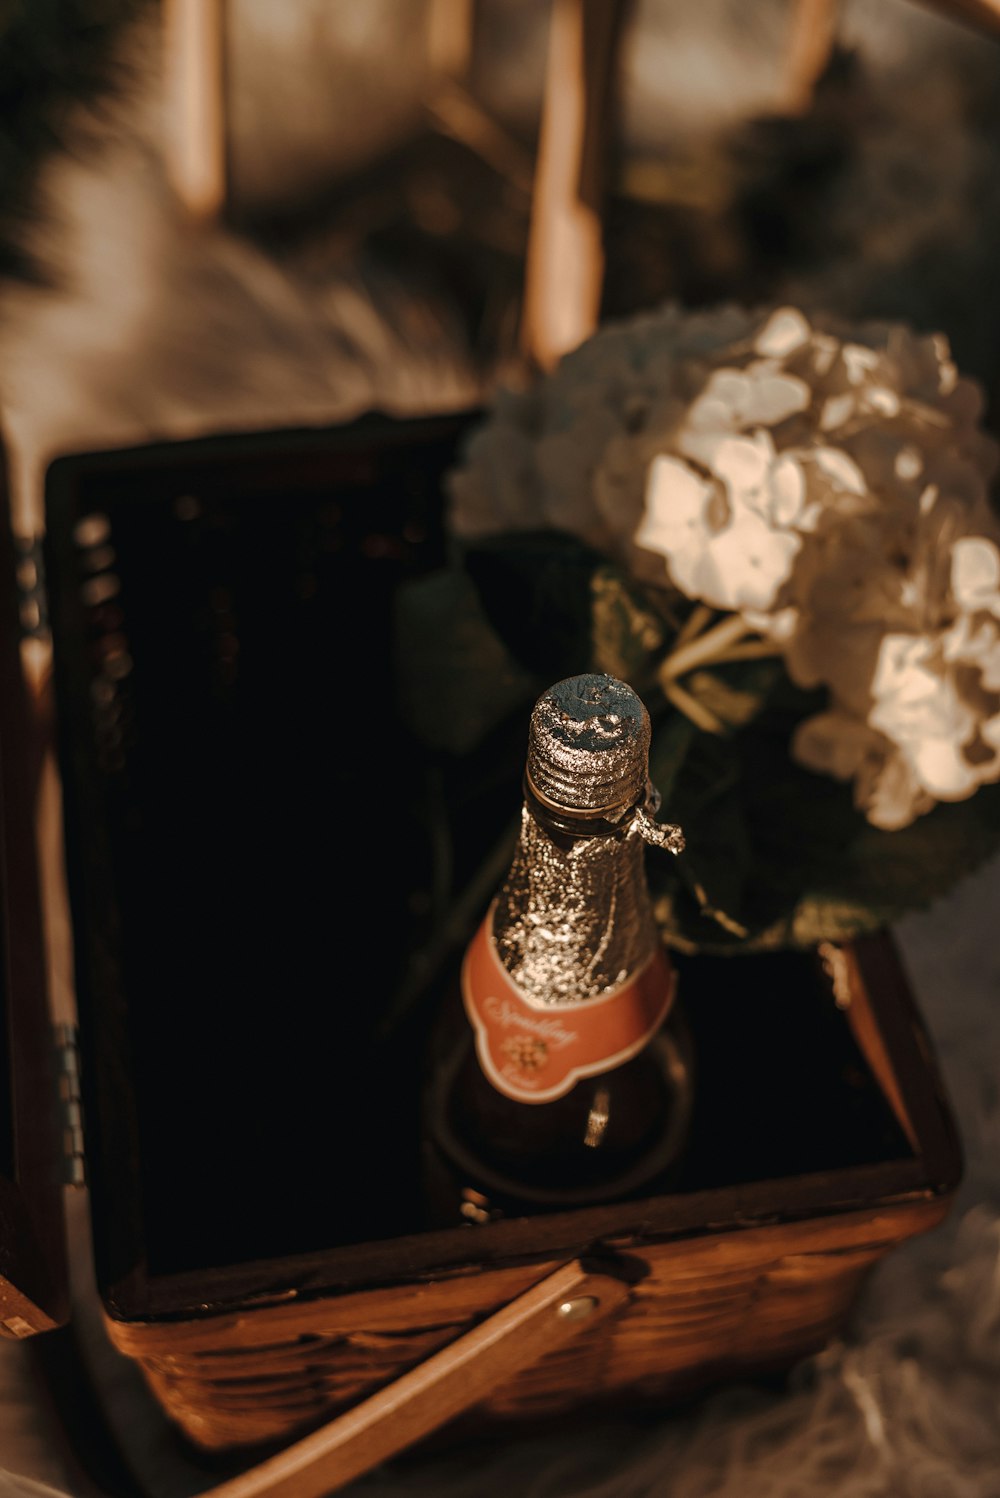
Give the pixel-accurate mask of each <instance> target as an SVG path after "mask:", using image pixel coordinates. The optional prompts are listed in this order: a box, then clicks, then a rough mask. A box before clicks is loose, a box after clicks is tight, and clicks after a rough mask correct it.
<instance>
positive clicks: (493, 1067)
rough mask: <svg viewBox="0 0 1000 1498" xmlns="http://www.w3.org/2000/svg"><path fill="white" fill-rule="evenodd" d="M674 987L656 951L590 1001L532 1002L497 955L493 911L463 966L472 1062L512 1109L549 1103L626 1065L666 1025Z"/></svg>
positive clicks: (672, 976) (660, 952) (660, 953)
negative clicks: (588, 1079) (514, 1104)
mask: <svg viewBox="0 0 1000 1498" xmlns="http://www.w3.org/2000/svg"><path fill="white" fill-rule="evenodd" d="M675 985H676V974H675V973H674V970H673V968H672V967H671V965H670V960H669V958H668V957H667V954H666V952H665V951H664V950H663V948H662V947H661V946H657V948H656V950H655V951H654V952H653V953H652V955H651V956H650V958H649V960H648V962H646V963H645V964H644V965H643V966H642V967H641V968H640V969H639V970H638V972H635V973H633V974H632V975H631V977H629V978H627V979H626V981H625V982H624V983H620V984H619V985H618V986H617V987H616V988H612V989H609V991H608V992H607V993H603V994H600V995H598V997H597V998H595V999H582V1000H580V1002H578V1003H571V1004H539V1003H537V1002H536V1001H535V1000H533V999H530V998H529V997H528V996H527V994H525V992H524V990H523V989H521V988H520V987H519V986H518V984H516V983H515V982H514V980H513V978H512V977H511V976H510V974H509V973H508V972H507V969H506V968H505V967H504V966H503V963H502V962H501V961H500V959H499V957H498V956H497V953H496V948H495V947H494V945H493V912H492V910H491V911H490V912H489V913H488V915H487V916H486V919H485V920H484V921H483V924H482V925H481V926H480V928H479V930H478V931H477V932H476V934H475V936H474V937H473V939H472V943H471V945H470V946H469V950H468V952H467V953H466V956H465V963H464V965H463V968H462V999H463V1002H464V1004H465V1012H466V1014H467V1015H468V1017H469V1021H470V1023H471V1025H472V1028H473V1031H474V1032H475V1037H476V1055H477V1057H478V1058H479V1064H480V1066H481V1067H482V1069H483V1071H484V1073H485V1074H486V1076H487V1077H488V1079H489V1080H490V1082H492V1084H493V1086H494V1087H495V1088H496V1089H497V1090H498V1091H499V1092H502V1093H505V1094H506V1096H507V1097H509V1098H514V1099H515V1100H516V1101H517V1102H519V1103H550V1102H552V1101H553V1099H555V1098H558V1097H562V1096H563V1095H564V1094H565V1093H567V1092H569V1090H570V1088H571V1087H573V1086H574V1084H575V1083H577V1082H579V1081H580V1079H581V1078H582V1077H593V1076H597V1075H598V1074H599V1073H600V1072H605V1071H610V1070H611V1069H612V1067H615V1066H621V1065H622V1064H623V1063H624V1062H626V1061H631V1059H632V1057H633V1056H637V1055H638V1054H639V1052H640V1051H641V1050H642V1048H643V1046H644V1045H645V1044H646V1043H647V1041H649V1040H650V1039H651V1038H652V1036H653V1035H655V1033H656V1031H657V1030H658V1029H659V1028H660V1026H661V1025H662V1023H663V1021H664V1020H665V1018H666V1016H667V1013H668V1011H669V1009H670V1005H671V1003H672V1002H673V997H674V988H675Z"/></svg>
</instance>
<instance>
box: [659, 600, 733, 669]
mask: <svg viewBox="0 0 1000 1498" xmlns="http://www.w3.org/2000/svg"><path fill="white" fill-rule="evenodd" d="M748 633H749V629H748V627H747V624H746V621H745V620H744V619H742V618H741V617H740V615H739V614H729V615H727V617H726V618H725V619H720V620H719V622H718V624H715V625H713V626H712V628H711V629H707V630H706V631H705V633H704V634H701V635H697V636H696V637H695V638H694V639H693V640H689V641H688V642H687V643H686V644H683V645H681V647H680V649H675V650H673V651H672V652H671V653H670V655H668V656H667V658H666V660H665V661H664V662H663V663H662V665H661V666H660V682H661V684H662V683H664V682H666V681H668V680H673V679H674V678H676V677H678V676H683V675H684V674H685V672H687V671H691V670H693V669H694V667H695V666H704V665H707V664H708V662H709V661H714V660H717V659H718V658H719V656H720V654H721V653H722V652H723V651H724V650H726V649H728V648H729V647H731V646H733V645H735V644H736V642H737V641H738V640H741V639H742V638H743V636H744V635H746V634H748Z"/></svg>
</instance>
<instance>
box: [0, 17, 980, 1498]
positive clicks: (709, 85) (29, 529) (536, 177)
mask: <svg viewBox="0 0 1000 1498" xmlns="http://www.w3.org/2000/svg"><path fill="white" fill-rule="evenodd" d="M997 37H1000V6H998V5H997V4H996V3H995V0H950V3H948V4H930V3H925V4H918V3H916V0H840V3H837V0H754V3H753V4H747V3H746V0H633V3H630V4H614V3H612V0H579V3H573V0H554V3H551V4H550V3H549V0H365V3H363V4H359V3H356V0H355V3H352V0H225V3H224V0H161V3H156V0H12V3H10V4H8V5H6V6H4V7H3V8H2V10H0V425H2V428H3V432H4V438H5V443H6V446H7V458H8V464H9V467H10V470H11V476H12V479H13V483H14V493H13V501H14V521H15V527H16V529H18V530H19V531H21V532H23V533H24V534H26V535H30V534H33V533H35V532H37V531H38V530H40V529H41V528H42V526H43V524H44V516H43V509H42V488H43V477H44V471H45V467H46V465H47V463H48V461H49V460H50V459H51V457H52V456H53V455H55V454H56V453H59V452H78V451H81V450H84V449H87V448H103V447H107V446H111V445H116V444H124V443H128V444H132V443H137V442H143V441H149V440H154V439H157V438H162V437H172V436H178V437H179V436H189V435H194V434H198V433H205V432H211V431H233V430H246V429H251V428H257V427H266V428H273V427H281V426H289V425H299V424H307V425H308V424H326V423H333V422H338V421H346V420H348V419H350V418H352V417H353V416H356V415H357V414H359V413H360V412H362V411H365V410H368V409H370V408H373V407H375V408H380V409H384V410H387V411H390V412H394V413H407V414H415V413H418V412H425V411H443V410H455V409H462V408H467V407H473V406H477V405H479V404H481V403H483V402H484V401H486V400H488V399H489V398H490V396H491V395H492V393H493V392H495V391H496V390H497V389H498V388H499V387H500V386H501V385H503V384H504V383H513V384H518V383H521V382H523V381H524V380H526V379H528V378H530V377H531V374H532V372H533V371H534V370H535V369H537V368H539V367H541V368H546V367H550V366H551V364H552V363H553V361H554V360H555V359H556V358H557V357H558V355H559V353H560V352H561V351H564V350H565V349H568V348H570V347H572V346H573V345H574V343H575V342H578V341H579V340H580V339H581V338H583V337H585V336H586V335H587V333H588V332H589V331H591V330H592V328H593V326H594V325H595V324H596V322H597V321H598V320H599V319H602V320H603V319H607V318H613V317H621V316H628V315H632V314H635V313H639V312H641V311H642V310H644V309H647V308H651V307H655V306H657V305H659V304H661V303H662V302H664V301H665V300H668V299H674V300H677V301H679V302H681V303H683V304H684V305H686V306H689V307H699V306H708V305H714V304H717V303H720V302H726V301H736V302H739V303H742V304H746V305H755V304H758V303H781V302H794V303H796V304H798V305H800V306H802V307H804V308H805V309H806V310H816V311H820V310H823V311H829V312H833V313H836V314H840V315H842V316H845V317H847V318H849V319H863V318H875V319H905V320H906V321H908V322H910V323H912V324H913V325H914V326H916V327H917V328H918V329H920V330H921V331H937V330H940V331H943V332H944V333H945V334H946V335H947V336H948V338H949V339H950V340H951V343H952V346H953V349H954V352H955V356H956V359H957V362H958V363H959V365H960V366H961V367H962V368H963V369H964V370H966V371H967V372H969V373H972V374H974V375H976V376H977V377H978V378H979V379H980V380H981V381H982V383H983V385H984V388H985V391H986V396H987V408H988V413H989V417H988V419H989V420H990V421H991V423H992V424H993V425H994V426H995V425H996V418H997V415H998V409H1000V408H998V404H997V395H998V391H1000V288H998V284H997V275H996V269H995V267H996V262H997V250H998V247H1000V171H998V166H1000V46H998V43H997V39H996V38H997ZM547 120H548V122H549V123H548V127H547V126H546V121H547ZM996 889H997V868H996V865H995V864H994V866H993V868H992V870H986V871H985V872H984V873H983V874H982V875H980V876H977V881H973V882H971V883H970V884H969V885H968V886H966V892H965V895H964V896H963V895H962V894H961V892H960V893H959V895H958V896H956V898H955V899H954V900H952V901H951V902H950V903H949V905H948V906H946V907H941V908H940V909H939V910H938V912H937V913H936V914H935V915H934V916H932V917H931V918H928V919H927V920H924V919H923V918H914V919H913V920H912V921H909V922H908V923H906V925H905V927H904V930H903V932H902V938H903V944H904V948H905V950H906V951H907V953H908V955H909V956H910V958H911V962H912V964H913V965H914V970H915V971H916V972H918V973H919V975H920V978H919V982H918V984H917V987H918V992H919V996H920V999H921V1002H922V1004H924V1006H925V1007H926V1008H927V1010H928V1013H929V1016H930V1019H931V1021H932V1024H933V1026H934V1028H935V1032H936V1035H937V1037H938V1040H939V1043H940V1044H941V1047H942V1051H943V1054H944V1057H945V1061H946V1064H947V1066H948V1069H949V1076H950V1081H951V1086H952V1090H953V1093H954V1095H955V1097H956V1099H957V1101H958V1103H959V1107H960V1111H961V1113H962V1123H963V1128H964V1131H965V1135H966V1138H967V1140H968V1143H969V1156H970V1164H969V1173H968V1177H967V1181H968V1184H967V1187H966V1194H965V1197H964V1203H963V1209H962V1210H961V1211H960V1212H959V1213H958V1214H956V1218H955V1221H954V1223H953V1227H952V1229H951V1230H950V1231H949V1233H948V1234H947V1235H935V1237H934V1238H933V1239H932V1240H930V1241H928V1242H927V1243H925V1244H922V1245H918V1246H917V1247H916V1248H914V1249H913V1250H910V1251H908V1253H907V1256H905V1257H903V1256H900V1257H899V1258H898V1259H896V1260H894V1261H893V1267H892V1268H891V1269H888V1270H887V1271H886V1273H885V1274H884V1275H883V1276H882V1277H880V1279H879V1280H878V1282H877V1285H876V1288H875V1291H874V1293H873V1295H872V1296H871V1297H870V1298H869V1300H868V1301H867V1302H866V1303H865V1305H864V1306H863V1307H862V1309H861V1312H860V1313H859V1317H858V1318H857V1320H856V1322H855V1326H854V1328H853V1331H852V1340H851V1341H850V1342H849V1343H848V1345H847V1346H846V1348H845V1347H844V1346H837V1347H834V1348H832V1349H831V1350H830V1352H829V1353H828V1354H824V1356H823V1358H822V1359H820V1360H818V1361H817V1362H816V1364H815V1365H810V1367H809V1368H807V1369H805V1370H802V1371H801V1372H800V1374H799V1375H797V1376H796V1380H795V1381H793V1385H792V1387H791V1389H790V1390H788V1389H784V1390H782V1392H781V1395H780V1397H773V1396H772V1393H771V1392H770V1391H766V1390H759V1389H758V1390H753V1391H749V1392H748V1391H745V1390H744V1391H735V1392H733V1391H729V1392H728V1393H724V1394H722V1395H720V1396H718V1397H717V1398H716V1399H715V1400H714V1401H712V1402H710V1403H709V1404H708V1405H707V1406H701V1407H699V1408H698V1409H696V1410H694V1411H690V1410H689V1411H685V1412H683V1413H682V1414H681V1415H680V1416H679V1417H677V1418H676V1419H674V1420H670V1421H664V1422H663V1423H662V1425H661V1426H660V1427H655V1426H654V1425H652V1424H648V1425H646V1426H644V1427H640V1426H637V1425H635V1424H626V1423H617V1424H608V1425H606V1426H603V1427H601V1428H599V1429H594V1430H593V1431H588V1432H586V1433H583V1434H582V1435H581V1434H577V1435H576V1436H574V1438H573V1439H572V1441H566V1440H563V1441H562V1442H561V1443H560V1441H559V1440H558V1439H554V1440H552V1441H551V1442H549V1443H547V1444H544V1445H543V1444H538V1443H536V1444H535V1445H523V1446H520V1447H518V1448H516V1449H511V1450H510V1451H504V1450H503V1449H501V1448H499V1447H497V1448H495V1449H491V1450H488V1451H485V1452H478V1453H470V1452H468V1451H466V1452H460V1453H459V1454H458V1456H456V1457H455V1458H454V1460H452V1459H450V1458H445V1459H444V1460H443V1461H439V1462H438V1463H437V1464H436V1465H432V1466H427V1467H422V1466H421V1465H420V1464H419V1463H415V1464H413V1466H412V1467H411V1468H409V1469H404V1470H401V1471H400V1472H399V1473H398V1474H396V1475H390V1477H389V1478H380V1477H375V1478H373V1479H372V1480H371V1482H369V1483H367V1484H365V1491H368V1492H369V1493H370V1494H371V1495H375V1494H384V1495H386V1498H390V1495H393V1494H400V1493H403V1492H413V1493H417V1492H427V1493H431V1492H433V1493H435V1494H438V1495H440V1494H443V1493H445V1492H448V1493H455V1494H456V1495H457V1494H459V1493H473V1492H474V1493H476V1494H481V1493H483V1492H484V1491H486V1483H487V1478H486V1474H487V1473H488V1474H489V1480H490V1481H492V1482H493V1483H494V1484H495V1486H496V1490H497V1491H501V1490H506V1491H515V1492H523V1493H533V1494H538V1495H543V1494H553V1495H554V1494H556V1493H566V1494H569V1493H573V1494H583V1493H584V1492H586V1493H587V1494H588V1495H589V1498H618V1495H619V1494H625V1493H634V1494H636V1495H637V1498H639V1495H647V1494H649V1495H651V1494H653V1493H666V1492H670V1493H671V1494H672V1495H675V1498H704V1495H707V1494H708V1493H713V1494H717V1495H725V1498H763V1495H765V1494H766V1495H767V1498H775V1495H776V1494H787V1495H788V1498H791V1495H793V1494H795V1495H799V1494H801V1493H805V1492H810V1493H814V1492H815V1493H819V1492H823V1493H829V1494H838V1495H848V1494H851V1495H861V1494H900V1495H901V1494H903V1493H911V1492H912V1493H913V1494H918V1493H926V1494H928V1495H931V1494H933V1498H942V1495H944V1498H947V1495H951V1494H954V1495H956V1498H958V1495H961V1498H992V1495H995V1494H996V1491H997V1487H996V1471H997V1465H996V1463H997V1460H1000V1451H998V1448H997V1445H996V1442H997V1438H998V1437H997V1429H998V1427H997V1418H996V1413H997V1403H996V1400H997V1390H998V1389H1000V1303H998V1295H1000V1291H998V1286H1000V1275H998V1268H997V1266H998V1263H1000V1257H998V1255H1000V1233H998V1227H997V1224H998V1222H1000V1213H998V1207H1000V1192H998V1188H997V1180H996V1159H997V1157H998V1156H997V1150H998V1148H1000V1132H998V1131H1000V1105H998V1101H997V1090H996V1066H997V1064H998V1062H997V1057H998V1034H997V1023H996V1016H995V990H996V983H997V981H998V980H1000V973H998V971H997V963H998V961H1000V959H998V957H997V955H996V953H995V951H994V950H992V949H990V948H989V947H988V944H987V943H985V942H984V941H983V938H982V933H983V932H985V931H986V930H987V927H988V923H989V922H990V921H991V920H992V919H993V917H994V913H995V909H996V903H995V902H996ZM955 995H958V996H960V998H961V1003H957V1002H953V999H954V996H955ZM6 1351H7V1352H10V1354H11V1356H10V1357H9V1358H7V1357H6V1356H5V1358H4V1359H3V1360H2V1361H0V1466H3V1467H8V1466H9V1467H10V1468H12V1469H13V1470H14V1471H17V1472H19V1473H20V1472H23V1473H29V1472H30V1473H31V1474H33V1475H34V1476H36V1477H38V1478H42V1479H45V1480H47V1481H49V1482H51V1483H53V1484H55V1485H57V1486H60V1487H62V1486H65V1485H66V1484H67V1481H68V1479H67V1478H66V1475H65V1472H64V1469H63V1468H62V1467H61V1466H60V1464H59V1461H58V1460H57V1458H56V1457H55V1456H53V1454H52V1447H51V1439H50V1434H49V1431H48V1428H47V1427H46V1425H45V1422H44V1416H43V1414H42V1413H40V1409H39V1400H38V1397H37V1395H36V1394H35V1393H34V1392H33V1391H32V1390H31V1389H30V1387H29V1384H28V1381H27V1378H26V1374H25V1364H24V1362H23V1361H22V1360H21V1352H22V1350H21V1349H20V1348H13V1349H6ZM126 1396H127V1397H129V1398H132V1397H134V1391H133V1393H132V1394H131V1395H129V1394H128V1393H127V1391H126V1390H124V1389H123V1398H125V1397H126ZM130 1418H131V1417H130ZM147 1439H148V1443H149V1445H150V1450H152V1449H153V1440H154V1438H153V1436H152V1434H150V1435H149V1436H148V1438H147ZM156 1439H160V1437H159V1436H158V1437H156ZM5 1481H6V1479H5V1478H4V1475H3V1473H2V1472H0V1492H5V1491H6V1489H5V1488H4V1482H5ZM668 1483H669V1486H668V1485H667V1484H668ZM10 1491H11V1492H13V1491H15V1489H14V1487H11V1488H10ZM17 1491H20V1489H17Z"/></svg>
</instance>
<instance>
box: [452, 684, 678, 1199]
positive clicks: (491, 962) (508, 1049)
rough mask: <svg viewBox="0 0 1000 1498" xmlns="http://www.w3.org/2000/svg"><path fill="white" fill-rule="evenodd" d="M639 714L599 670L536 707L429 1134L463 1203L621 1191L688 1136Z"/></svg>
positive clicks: (656, 1171)
mask: <svg viewBox="0 0 1000 1498" xmlns="http://www.w3.org/2000/svg"><path fill="white" fill-rule="evenodd" d="M649 740H650V727H649V716H648V714H647V712H646V709H645V707H644V706H643V704H642V702H641V701H640V699H639V698H638V697H637V695H636V694H635V692H633V691H632V689H631V688H630V687H628V686H626V685H625V684H624V683H623V682H620V681H617V680H615V678H614V677H611V676H603V675H585V676H576V677H571V678H570V679H569V680H567V681H562V682H559V683H557V684H556V685H555V686H554V687H552V688H551V689H550V690H549V691H548V692H546V693H545V694H544V695H543V696H542V697H541V698H540V699H539V701H538V702H537V703H536V705H535V709H534V711H533V713H532V716H531V723H530V728H529V739H528V757H527V766H526V770H525V780H524V806H523V809H522V815H521V830H520V837H519V841H518V845H517V849H516V852H515V854H514V858H513V862H512V864H511V867H510V870H509V872H508V874H507V877H506V879H505V880H504V882H503V884H502V886H501V888H500V891H499V894H498V895H497V898H496V900H495V901H494V902H493V904H492V905H491V907H490V909H489V911H488V912H487V915H486V917H485V919H484V921H483V923H482V925H481V926H480V928H479V930H478V931H477V933H476V935H475V937H474V938H473V940H472V942H471V944H470V946H469V948H468V951H467V953H466V955H465V961H464V964H463V968H462V979H461V987H462V1003H463V1008H464V1015H465V1023H464V1025H462V1026H460V1035H459V1039H458V1042H457V1043H456V1044H453V1045H452V1046H451V1048H450V1050H449V1051H448V1052H447V1053H446V1055H445V1057H444V1059H443V1060H442V1061H441V1062H440V1063H439V1074H438V1082H437V1086H436V1087H435V1089H434V1091H433V1093H432V1098H433V1103H432V1108H431V1119H430V1123H431V1134H432V1137H433V1139H434V1141H435V1143H436V1145H437V1147H438V1149H439V1150H440V1151H441V1152H442V1153H443V1155H444V1156H445V1157H446V1159H447V1160H448V1162H449V1164H450V1167H451V1171H452V1173H453V1175H454V1177H455V1179H456V1180H459V1181H460V1182H461V1183H462V1185H463V1186H464V1187H465V1204H464V1206H463V1208H462V1210H463V1211H464V1212H465V1215H467V1216H472V1217H474V1218H477V1219H482V1218H484V1217H487V1216H489V1215H490V1214H491V1213H492V1212H493V1211H494V1210H502V1211H509V1210H511V1209H512V1208H520V1209H522V1210H528V1211H531V1210H538V1209H540V1208H543V1207H545V1206H548V1207H558V1206H560V1205H567V1206H569V1205H575V1204H580V1203H584V1202H588V1201H600V1200H609V1199H613V1198H614V1197H617V1196H622V1195H626V1194H629V1193H630V1192H633V1191H636V1190H638V1189H640V1188H641V1187H642V1186H644V1185H645V1184H647V1183H649V1182H651V1181H652V1180H654V1179H655V1178H656V1177H657V1176H660V1175H662V1173H663V1172H664V1171H666V1169H667V1168H668V1166H669V1165H670V1164H671V1162H672V1161H673V1159H674V1158H675V1157H676V1155H677V1154H678V1152H679V1150H680V1148H681V1145H682V1143H683V1137H684V1133H685V1128H686V1122H687V1118H688V1114H689V1111H690V1064H689V1058H688V1056H687V1053H686V1045H685V1043H684V1040H683V1038H682V1030H681V1029H680V1027H679V1026H678V1024H677V1023H676V1021H675V1022H673V1023H671V1022H669V1017H670V1016H671V1015H672V1014H675V1013H676V1011H674V1007H673V1001H674V995H675V988H676V978H675V974H674V971H673V968H672V966H671V963H670V960H669V958H668V956H667V953H666V951H665V949H664V947H663V944H662V942H661V940H660V936H659V932H658V931H657V928H656V924H655V921H654V919H653V912H652V907H651V904H650V898H649V891H648V887H647V884H646V877H645V869H644V849H645V844H646V843H647V842H653V843H657V844H659V845H660V846H662V847H666V848H667V849H669V850H670V851H672V852H674V853H678V852H680V851H681V849H682V848H683V837H682V835H681V832H680V829H679V828H676V827H668V826H661V825H659V824H657V823H656V822H655V821H654V820H653V813H654V811H655V805H654V796H655V793H653V792H652V790H651V787H650V784H649V772H648V755H649Z"/></svg>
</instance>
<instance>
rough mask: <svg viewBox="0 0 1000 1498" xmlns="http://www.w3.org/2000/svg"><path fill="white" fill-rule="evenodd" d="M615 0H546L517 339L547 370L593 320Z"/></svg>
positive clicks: (616, 26) (600, 276) (600, 265)
mask: <svg viewBox="0 0 1000 1498" xmlns="http://www.w3.org/2000/svg"><path fill="white" fill-rule="evenodd" d="M623 11H624V6H623V5H622V4H621V0H554V4H553V7H552V20H551V25H550V32H549V51H548V66H547V71H546V79H545V99H544V104H543V108H542V124H541V133H540V137H539V145H538V162H537V167H536V171H535V190H534V195H533V199H532V209H531V227H530V230H529V236H528V253H527V267H526V277H525V289H524V312H523V317H522V323H521V347H522V350H523V352H524V354H525V356H526V357H527V358H528V359H529V360H530V361H531V362H532V363H534V364H536V365H538V366H539V367H540V368H542V369H551V367H552V366H553V365H554V364H555V363H556V361H557V360H558V359H560V358H561V357H562V355H563V354H565V353H568V352H569V350H570V349H573V348H576V346H577V345H578V344H579V343H582V342H583V340H584V339H585V338H587V337H589V336H590V334H591V333H592V332H593V331H594V329H595V327H596V326H597V319H598V314H599V311H600V303H601V286H602V283H603V280H604V248H603V243H602V225H601V209H600V205H601V189H602V186H603V177H604V157H605V148H606V144H607V133H608V132H607V127H608V123H609V118H610V114H611V102H612V92H613V83H614V78H615V72H616V61H617V50H618V48H617V43H618V38H619V35H620V30H621V26H620V22H621V18H622V13H623Z"/></svg>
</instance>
